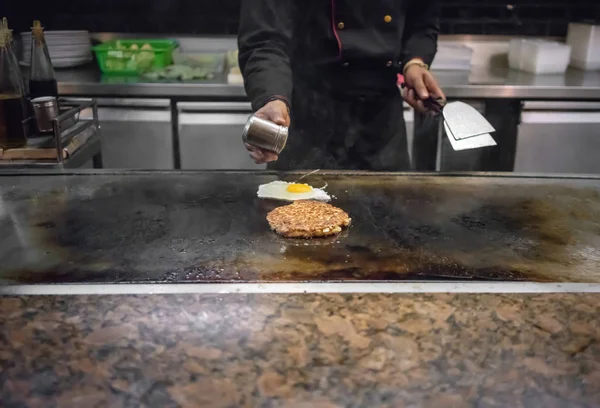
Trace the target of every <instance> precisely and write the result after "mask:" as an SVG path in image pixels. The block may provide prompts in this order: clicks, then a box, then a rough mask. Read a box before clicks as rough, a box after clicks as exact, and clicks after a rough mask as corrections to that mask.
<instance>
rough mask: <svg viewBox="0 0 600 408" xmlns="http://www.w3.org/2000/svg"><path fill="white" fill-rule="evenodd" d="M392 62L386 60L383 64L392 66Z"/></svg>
mask: <svg viewBox="0 0 600 408" xmlns="http://www.w3.org/2000/svg"><path fill="white" fill-rule="evenodd" d="M392 64H393V63H392V61H388V62H386V64H385V66H386V67H391V66H392Z"/></svg>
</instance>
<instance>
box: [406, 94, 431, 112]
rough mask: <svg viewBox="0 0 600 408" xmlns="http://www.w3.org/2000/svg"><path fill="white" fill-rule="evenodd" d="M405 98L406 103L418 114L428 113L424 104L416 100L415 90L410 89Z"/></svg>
mask: <svg viewBox="0 0 600 408" xmlns="http://www.w3.org/2000/svg"><path fill="white" fill-rule="evenodd" d="M403 97H404V100H405V101H406V103H408V104H409V105H410V106H411V107H412V108H413V109H415V110H416V111H417V112H421V113H423V112H426V111H427V109H426V108H425V105H424V104H423V102H422V101H421V100H419V99H417V98H416V96H415V91H414V90H412V89H409V90H408V91H407V92H405V94H404V96H403Z"/></svg>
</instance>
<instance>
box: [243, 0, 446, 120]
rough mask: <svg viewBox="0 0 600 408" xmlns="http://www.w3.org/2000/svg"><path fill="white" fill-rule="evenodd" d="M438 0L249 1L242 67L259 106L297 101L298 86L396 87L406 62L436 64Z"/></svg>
mask: <svg viewBox="0 0 600 408" xmlns="http://www.w3.org/2000/svg"><path fill="white" fill-rule="evenodd" d="M438 3H439V0H437V1H435V0H242V9H241V20H240V29H239V36H238V43H239V44H238V45H239V61H240V68H241V70H242V73H243V74H244V78H245V86H246V92H247V94H248V96H249V98H250V100H251V102H252V107H253V108H254V109H255V110H256V109H259V108H260V107H262V106H263V105H264V104H265V103H266V102H268V101H269V100H271V99H274V98H279V99H283V100H285V101H286V102H287V103H288V106H289V105H291V103H292V89H293V85H292V84H293V83H296V84H298V83H300V84H303V86H310V87H312V88H315V89H326V90H328V91H329V92H334V93H335V92H338V93H344V92H350V93H358V94H363V93H367V94H368V93H371V92H376V91H378V90H380V89H386V90H389V89H391V88H392V87H394V86H395V83H396V77H397V73H399V72H401V71H402V67H403V64H404V63H406V62H407V61H409V60H411V59H413V58H416V57H419V58H421V59H423V61H424V62H425V63H426V64H431V62H432V60H433V57H434V55H435V52H436V44H437V35H438V33H439V23H438V20H439V17H438V6H439V4H438Z"/></svg>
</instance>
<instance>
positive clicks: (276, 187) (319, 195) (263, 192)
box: [258, 180, 331, 201]
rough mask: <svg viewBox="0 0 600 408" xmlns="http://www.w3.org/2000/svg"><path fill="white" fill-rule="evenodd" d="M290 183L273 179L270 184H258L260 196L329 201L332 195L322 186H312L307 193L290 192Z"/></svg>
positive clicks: (285, 199) (279, 198)
mask: <svg viewBox="0 0 600 408" xmlns="http://www.w3.org/2000/svg"><path fill="white" fill-rule="evenodd" d="M290 184H294V183H287V182H285V181H279V180H278V181H273V182H271V183H268V184H262V185H260V186H258V198H270V199H273V200H283V201H297V200H318V201H329V200H331V197H330V196H329V194H327V193H326V192H325V190H323V189H321V188H315V187H312V186H311V188H312V189H311V191H307V192H306V193H290V192H289V191H287V188H288V186H289V185H290Z"/></svg>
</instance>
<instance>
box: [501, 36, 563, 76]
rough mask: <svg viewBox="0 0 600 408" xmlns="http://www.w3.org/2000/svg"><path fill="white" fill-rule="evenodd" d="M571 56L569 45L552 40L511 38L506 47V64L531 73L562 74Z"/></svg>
mask: <svg viewBox="0 0 600 408" xmlns="http://www.w3.org/2000/svg"><path fill="white" fill-rule="evenodd" d="M570 58H571V46H570V45H568V44H563V43H559V42H554V41H547V40H537V39H534V40H530V39H518V38H517V39H513V40H511V41H510V45H509V49H508V65H509V66H510V67H511V68H512V69H518V70H520V71H525V72H530V73H532V74H562V73H564V72H565V71H566V70H567V66H568V65H569V60H570Z"/></svg>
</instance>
